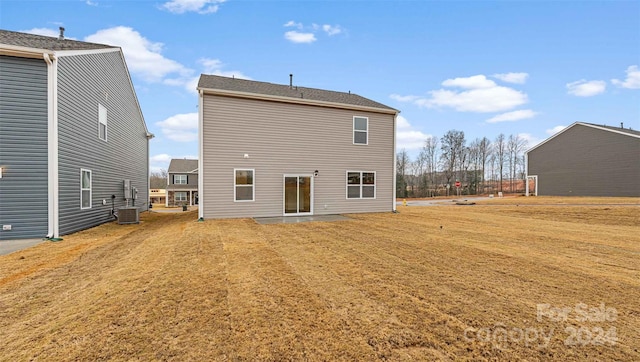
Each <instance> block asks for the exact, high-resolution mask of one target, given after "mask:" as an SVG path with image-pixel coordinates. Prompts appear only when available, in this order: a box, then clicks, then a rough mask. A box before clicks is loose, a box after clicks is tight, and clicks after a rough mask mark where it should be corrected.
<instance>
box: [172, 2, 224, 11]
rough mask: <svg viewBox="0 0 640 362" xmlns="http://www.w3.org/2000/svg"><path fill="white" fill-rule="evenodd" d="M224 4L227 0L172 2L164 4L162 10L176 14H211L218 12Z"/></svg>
mask: <svg viewBox="0 0 640 362" xmlns="http://www.w3.org/2000/svg"><path fill="white" fill-rule="evenodd" d="M223 2H225V0H171V1H167V2H166V3H164V4H162V6H161V8H163V9H165V10H167V11H169V12H172V13H174V14H184V13H188V12H196V13H198V14H210V13H215V12H217V11H218V9H219V8H220V4H222V3H223Z"/></svg>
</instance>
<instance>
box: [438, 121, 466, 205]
mask: <svg viewBox="0 0 640 362" xmlns="http://www.w3.org/2000/svg"><path fill="white" fill-rule="evenodd" d="M464 144H465V139H464V132H462V131H456V130H450V131H447V133H446V134H445V135H444V136H443V137H442V141H441V144H440V150H441V151H442V153H441V154H440V160H441V162H442V166H443V172H444V176H445V178H446V181H447V185H449V187H450V185H451V179H452V178H454V177H455V176H456V171H458V170H461V169H462V164H463V163H462V161H463V160H462V159H463V157H464V156H463V155H464ZM448 190H449V189H447V196H448V195H449V192H448Z"/></svg>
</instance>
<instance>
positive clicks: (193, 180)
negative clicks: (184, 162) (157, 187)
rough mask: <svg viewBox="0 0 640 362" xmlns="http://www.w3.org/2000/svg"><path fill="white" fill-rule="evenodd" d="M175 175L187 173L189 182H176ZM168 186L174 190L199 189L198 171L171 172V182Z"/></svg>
mask: <svg viewBox="0 0 640 362" xmlns="http://www.w3.org/2000/svg"><path fill="white" fill-rule="evenodd" d="M174 175H187V183H186V184H178V185H176V184H174V183H173V182H174V179H173V176H174ZM167 188H170V189H172V190H197V189H198V174H197V173H188V172H176V173H170V174H169V184H168V185H167Z"/></svg>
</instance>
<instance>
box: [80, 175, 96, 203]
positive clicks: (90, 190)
mask: <svg viewBox="0 0 640 362" xmlns="http://www.w3.org/2000/svg"><path fill="white" fill-rule="evenodd" d="M85 172H88V173H89V188H88V189H83V188H82V175H83V174H84V173H85ZM87 190H89V207H82V191H87ZM92 199H93V172H91V170H87V169H85V168H81V169H80V210H88V209H90V208H91V207H92V206H93V203H92V202H91V200H92Z"/></svg>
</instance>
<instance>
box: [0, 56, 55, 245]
mask: <svg viewBox="0 0 640 362" xmlns="http://www.w3.org/2000/svg"><path fill="white" fill-rule="evenodd" d="M47 123H48V117H47V66H46V63H45V62H44V60H38V59H23V58H15V57H7V56H0V167H2V168H3V172H2V179H0V240H7V239H22V238H42V237H45V236H46V235H47V231H48V197H47V195H48V194H47V185H48V183H47V175H48V169H47V155H48V153H47V152H48V151H47ZM1 225H11V227H12V230H11V231H2V227H1Z"/></svg>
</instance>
